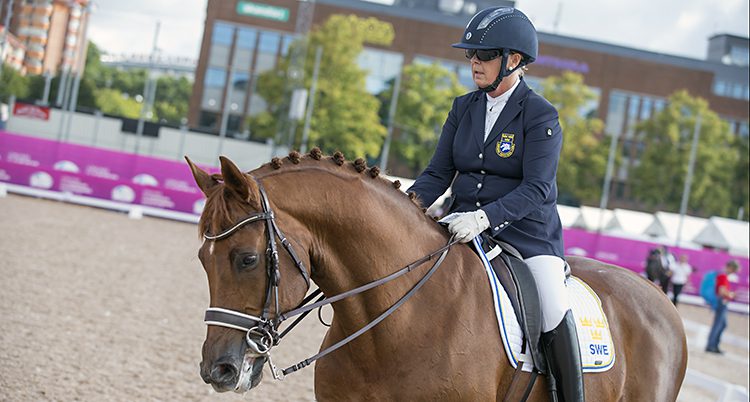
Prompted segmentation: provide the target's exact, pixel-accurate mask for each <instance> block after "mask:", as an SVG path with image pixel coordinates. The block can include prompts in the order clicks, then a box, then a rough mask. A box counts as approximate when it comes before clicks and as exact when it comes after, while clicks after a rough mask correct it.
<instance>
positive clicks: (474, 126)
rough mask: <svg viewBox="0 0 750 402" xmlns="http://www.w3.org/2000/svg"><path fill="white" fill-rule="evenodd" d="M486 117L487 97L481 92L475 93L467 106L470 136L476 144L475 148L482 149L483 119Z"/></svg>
mask: <svg viewBox="0 0 750 402" xmlns="http://www.w3.org/2000/svg"><path fill="white" fill-rule="evenodd" d="M486 115H487V97H486V96H485V95H484V92H482V91H476V92H475V93H474V98H473V100H472V101H471V104H469V116H471V124H470V125H469V127H471V131H472V133H471V136H472V137H474V142H476V144H477V148H479V149H482V148H483V147H482V142H484V119H485V117H486Z"/></svg>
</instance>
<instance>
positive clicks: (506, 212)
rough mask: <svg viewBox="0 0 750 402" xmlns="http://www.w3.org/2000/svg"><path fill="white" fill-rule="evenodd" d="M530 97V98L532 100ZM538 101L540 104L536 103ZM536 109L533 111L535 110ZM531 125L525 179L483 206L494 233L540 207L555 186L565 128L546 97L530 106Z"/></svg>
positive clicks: (526, 153)
mask: <svg viewBox="0 0 750 402" xmlns="http://www.w3.org/2000/svg"><path fill="white" fill-rule="evenodd" d="M529 100H531V99H529ZM537 102H538V103H537ZM532 111H533V112H532ZM526 113H527V117H528V120H527V121H526V122H525V125H526V126H527V127H529V128H527V129H525V132H524V141H525V143H524V151H523V152H524V153H523V179H522V181H521V184H519V185H518V187H516V188H515V189H513V191H511V192H510V193H508V194H506V195H505V196H504V197H502V198H500V199H498V200H497V201H495V202H492V203H490V204H487V205H485V206H483V207H482V209H483V210H484V212H485V213H486V214H487V217H488V218H489V220H490V229H491V231H492V234H493V235H494V234H496V233H499V232H501V231H502V230H503V229H505V228H506V227H508V225H509V224H510V223H511V222H514V221H518V220H520V219H523V218H524V217H525V216H527V215H528V214H529V213H531V212H532V211H534V210H537V209H539V208H540V207H541V206H542V204H543V203H544V202H545V201H546V200H547V197H549V195H550V192H551V191H552V190H553V188H555V182H556V180H557V163H558V161H559V159H560V150H561V149H562V140H563V136H562V129H561V127H560V123H559V121H558V116H557V110H556V109H555V108H554V106H552V105H551V104H549V103H547V102H546V100H544V99H543V98H541V99H538V100H535V102H534V104H532V103H529V104H528V105H527V110H526ZM531 113H533V115H531V116H529V114H531Z"/></svg>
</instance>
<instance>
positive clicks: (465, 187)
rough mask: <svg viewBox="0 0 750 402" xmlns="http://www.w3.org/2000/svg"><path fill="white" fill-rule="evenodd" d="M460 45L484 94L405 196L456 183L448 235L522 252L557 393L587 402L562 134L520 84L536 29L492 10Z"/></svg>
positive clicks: (428, 194) (425, 199)
mask: <svg viewBox="0 0 750 402" xmlns="http://www.w3.org/2000/svg"><path fill="white" fill-rule="evenodd" d="M453 47H456V48H460V49H465V52H466V57H467V58H468V59H469V60H470V62H471V69H472V77H473V79H474V83H475V84H476V85H477V87H478V90H476V91H474V92H472V93H469V94H466V95H463V96H460V97H458V98H456V99H455V100H454V102H453V107H452V109H451V111H450V112H449V113H448V118H447V119H446V121H445V124H444V125H443V131H442V134H441V135H440V139H439V141H438V145H437V148H436V149H435V154H434V155H433V157H432V160H431V161H430V163H429V165H428V166H427V168H426V169H425V171H424V172H422V174H421V175H420V176H419V177H418V178H417V180H416V182H415V183H414V185H413V186H412V187H411V188H410V189H409V190H408V191H409V192H414V193H416V195H417V197H418V198H419V200H420V201H421V202H422V205H425V206H429V205H431V204H432V203H433V202H435V200H436V199H437V198H438V197H439V196H440V195H442V194H443V193H444V192H445V190H446V189H447V188H448V187H449V186H450V185H451V183H453V186H452V193H453V197H454V201H453V204H452V206H451V208H450V212H452V214H451V215H449V216H448V217H447V219H445V220H446V221H448V222H449V226H448V229H449V230H450V231H451V232H452V233H453V234H455V235H456V237H457V238H458V239H461V241H463V242H469V241H471V240H472V239H473V238H474V237H476V236H477V235H479V234H480V233H482V232H484V231H488V234H489V235H490V236H492V237H493V238H495V239H498V240H501V241H504V242H506V243H509V244H511V245H512V246H514V247H515V248H516V249H517V250H518V251H519V252H520V253H521V255H522V256H523V258H524V261H525V262H526V264H527V265H528V266H529V269H530V270H531V272H532V274H533V276H534V281H535V282H536V285H537V288H538V289H539V295H540V299H541V305H542V321H543V323H542V330H543V332H544V333H543V335H542V344H543V346H544V348H545V351H546V353H547V355H548V356H549V358H550V360H551V362H552V364H551V367H550V369H551V370H552V372H553V373H554V375H555V377H556V378H557V379H558V388H559V390H558V392H560V393H561V396H562V399H563V400H564V401H566V402H573V401H583V400H584V395H583V375H582V371H581V357H580V350H579V346H578V336H577V334H576V328H575V321H574V319H573V314H572V312H571V311H570V302H569V301H568V291H567V287H566V285H565V272H564V271H565V262H564V260H563V240H562V225H561V223H560V217H559V216H558V213H557V207H556V203H557V201H556V200H557V182H556V175H557V163H558V160H559V157H560V149H561V147H562V129H561V128H560V124H559V122H558V116H557V110H556V109H555V107H554V106H552V105H551V104H550V103H549V102H547V100H546V99H544V98H543V97H541V96H540V95H538V94H536V93H534V92H533V91H532V90H531V89H529V87H528V86H527V85H526V83H525V82H524V80H523V68H524V66H526V65H527V64H529V63H532V62H534V60H535V59H536V57H537V49H538V41H537V33H536V29H535V28H534V26H533V25H532V23H531V21H529V19H528V18H527V17H526V15H524V14H523V13H522V12H520V11H518V10H516V9H514V8H510V7H493V8H488V9H486V10H483V11H480V12H479V13H478V14H476V15H475V16H474V17H473V18H472V19H471V21H470V22H469V24H468V26H467V27H466V30H465V31H464V35H463V37H462V38H461V42H459V43H456V44H453Z"/></svg>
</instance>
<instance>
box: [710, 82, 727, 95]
mask: <svg viewBox="0 0 750 402" xmlns="http://www.w3.org/2000/svg"><path fill="white" fill-rule="evenodd" d="M713 90H714V94H716V95H719V96H724V93H725V92H726V83H725V82H724V81H722V80H719V79H716V80H714V87H713Z"/></svg>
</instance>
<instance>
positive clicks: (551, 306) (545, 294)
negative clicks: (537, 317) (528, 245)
mask: <svg viewBox="0 0 750 402" xmlns="http://www.w3.org/2000/svg"><path fill="white" fill-rule="evenodd" d="M524 262H526V264H527V265H528V266H529V269H530V270H531V274H532V275H534V282H536V287H537V288H538V289H539V299H540V300H539V301H540V303H541V305H542V331H543V332H549V331H551V330H553V329H555V328H557V326H558V325H559V324H560V322H561V321H562V319H563V316H564V315H565V312H567V311H568V310H569V309H570V300H568V287H567V285H566V284H565V261H563V259H562V258H560V257H556V256H553V255H538V256H535V257H531V258H527V259H525V260H524Z"/></svg>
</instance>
